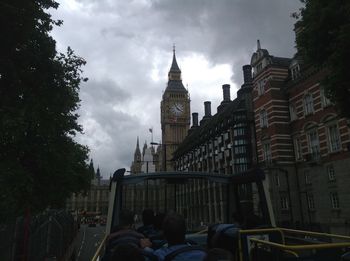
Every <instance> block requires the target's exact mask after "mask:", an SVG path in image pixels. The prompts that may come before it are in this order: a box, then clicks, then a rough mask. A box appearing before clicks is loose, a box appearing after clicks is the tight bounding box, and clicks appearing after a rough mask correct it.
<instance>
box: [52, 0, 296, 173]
mask: <svg viewBox="0 0 350 261" xmlns="http://www.w3.org/2000/svg"><path fill="white" fill-rule="evenodd" d="M59 2H60V6H59V8H58V10H55V11H52V12H51V13H52V14H53V18H54V19H61V20H63V22H64V23H63V25H62V26H61V27H58V28H54V30H53V32H52V35H53V37H54V39H55V40H56V41H57V48H58V50H59V51H62V52H63V51H65V50H66V48H67V47H68V46H70V47H72V49H73V50H74V51H75V53H76V54H78V55H79V56H81V57H83V58H84V59H85V60H86V61H87V65H86V66H85V67H84V68H83V70H84V76H85V77H88V78H89V81H88V82H87V83H83V84H82V85H81V90H80V98H81V107H80V109H79V114H80V115H81V116H80V119H79V122H80V124H82V125H83V128H84V135H79V136H78V137H77V140H78V141H79V142H80V143H82V144H86V145H88V146H89V148H90V150H91V153H90V156H91V157H92V158H93V160H94V165H95V167H97V166H99V167H100V170H101V173H102V175H103V176H104V177H109V175H110V174H111V173H113V172H114V171H115V170H116V169H118V168H122V167H125V168H126V169H127V170H129V169H130V165H131V162H132V160H133V154H134V151H135V147H136V139H137V136H139V138H140V145H141V148H142V146H143V143H144V142H145V141H147V142H148V143H149V142H150V141H151V135H150V132H149V128H151V127H153V133H154V141H155V142H160V141H161V129H160V101H161V97H162V93H163V91H164V89H165V87H166V84H167V73H168V71H169V69H170V65H171V61H172V48H173V44H174V43H175V45H176V57H177V61H178V65H179V67H180V69H181V71H182V79H183V83H184V85H185V86H188V90H189V92H190V96H191V112H198V113H199V119H201V118H202V116H203V111H204V105H203V102H204V101H207V100H209V101H211V102H212V113H213V114H214V113H216V107H217V106H218V104H219V103H220V101H221V100H222V87H221V86H222V85H223V84H226V83H228V84H231V98H234V97H236V91H237V88H239V86H240V85H241V84H242V66H243V65H245V64H249V63H250V58H251V55H252V53H253V52H254V51H255V50H256V41H257V39H260V42H261V47H262V48H265V49H267V50H268V51H269V53H270V54H271V55H275V56H280V57H292V56H293V54H294V52H295V48H294V46H295V43H294V32H293V24H294V22H295V21H294V19H293V18H291V16H290V15H291V13H292V12H295V11H297V10H298V8H299V7H300V2H299V0H134V1H132V0H65V1H59Z"/></svg>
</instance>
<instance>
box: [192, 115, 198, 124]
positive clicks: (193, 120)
mask: <svg viewBox="0 0 350 261" xmlns="http://www.w3.org/2000/svg"><path fill="white" fill-rule="evenodd" d="M192 127H198V112H194V113H192Z"/></svg>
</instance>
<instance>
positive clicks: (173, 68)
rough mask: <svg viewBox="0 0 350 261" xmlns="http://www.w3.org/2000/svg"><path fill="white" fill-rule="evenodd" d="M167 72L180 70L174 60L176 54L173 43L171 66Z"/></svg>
mask: <svg viewBox="0 0 350 261" xmlns="http://www.w3.org/2000/svg"><path fill="white" fill-rule="evenodd" d="M169 72H177V73H178V72H180V73H181V70H180V68H179V66H178V65H177V61H176V55H175V44H174V45H173V62H172V64H171V68H170V71H169Z"/></svg>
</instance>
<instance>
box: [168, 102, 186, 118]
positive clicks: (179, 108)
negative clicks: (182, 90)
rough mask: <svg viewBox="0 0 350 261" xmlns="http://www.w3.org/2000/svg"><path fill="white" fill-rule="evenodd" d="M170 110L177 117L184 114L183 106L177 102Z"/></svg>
mask: <svg viewBox="0 0 350 261" xmlns="http://www.w3.org/2000/svg"><path fill="white" fill-rule="evenodd" d="M170 110H171V112H172V113H173V114H175V115H176V116H179V115H181V114H182V113H183V112H184V106H183V104H181V103H179V102H175V103H174V104H173V105H172V106H171V108H170Z"/></svg>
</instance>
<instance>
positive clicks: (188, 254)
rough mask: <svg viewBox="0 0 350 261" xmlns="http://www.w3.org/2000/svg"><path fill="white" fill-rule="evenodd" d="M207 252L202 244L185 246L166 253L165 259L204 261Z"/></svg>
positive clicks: (170, 260) (167, 260) (169, 260)
mask: <svg viewBox="0 0 350 261" xmlns="http://www.w3.org/2000/svg"><path fill="white" fill-rule="evenodd" d="M206 253H207V252H206V250H205V249H204V248H203V247H201V246H184V247H182V248H179V249H177V250H175V251H173V252H171V253H169V254H168V255H166V256H165V258H164V261H202V260H203V257H204V256H205V255H206Z"/></svg>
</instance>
